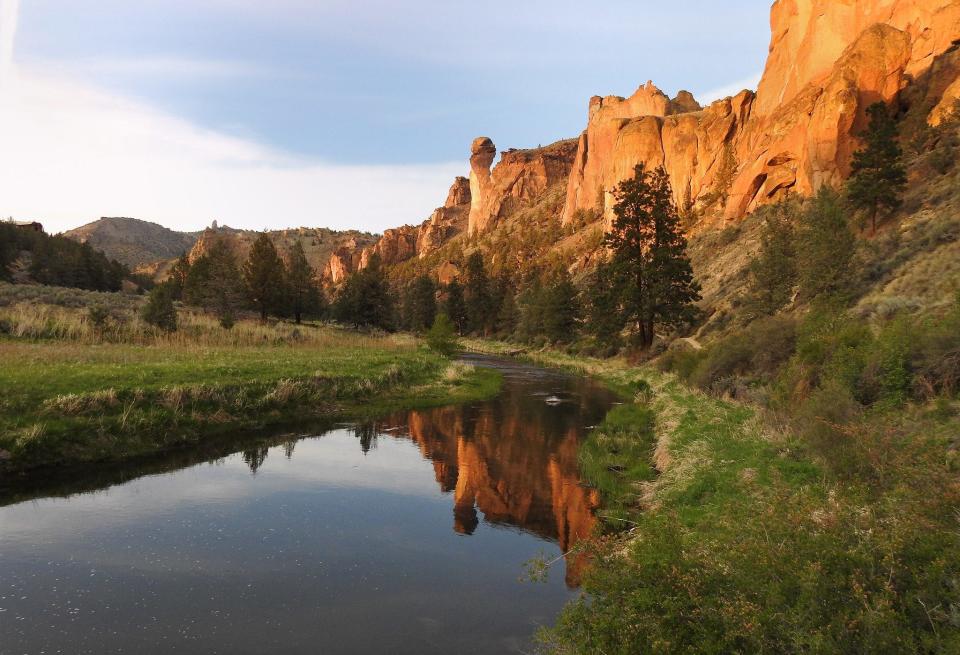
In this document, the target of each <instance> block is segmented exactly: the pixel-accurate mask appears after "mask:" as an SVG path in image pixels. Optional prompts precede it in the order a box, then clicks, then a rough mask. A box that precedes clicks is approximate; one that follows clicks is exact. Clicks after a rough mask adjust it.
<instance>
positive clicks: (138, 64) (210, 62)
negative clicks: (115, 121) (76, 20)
mask: <svg viewBox="0 0 960 655" xmlns="http://www.w3.org/2000/svg"><path fill="white" fill-rule="evenodd" d="M37 64H39V65H41V66H44V67H49V68H54V67H57V66H60V67H63V68H67V69H70V70H76V71H83V72H88V73H93V74H98V75H119V76H137V77H143V76H152V77H170V78H184V77H188V78H238V77H254V76H265V75H269V76H271V77H276V76H278V75H280V74H283V75H286V74H287V73H285V72H284V71H278V70H276V69H274V68H271V67H269V66H263V65H260V64H256V63H252V62H242V61H226V60H214V59H194V58H189V57H179V56H175V55H153V56H148V57H89V58H86V59H80V60H76V61H69V62H43V61H40V62H37Z"/></svg>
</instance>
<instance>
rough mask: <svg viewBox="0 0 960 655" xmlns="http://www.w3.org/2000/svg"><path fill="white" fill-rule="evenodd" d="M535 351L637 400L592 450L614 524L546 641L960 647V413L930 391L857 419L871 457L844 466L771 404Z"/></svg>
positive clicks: (760, 647)
mask: <svg viewBox="0 0 960 655" xmlns="http://www.w3.org/2000/svg"><path fill="white" fill-rule="evenodd" d="M484 348H486V349H490V348H494V349H496V348H505V349H509V348H511V346H508V345H505V344H499V345H498V344H489V343H487V344H484ZM524 358H525V359H528V360H530V361H533V362H536V363H538V364H541V365H544V366H550V367H556V368H562V369H565V370H568V371H571V372H576V373H582V374H587V375H591V376H593V377H596V378H598V379H600V380H603V381H604V382H606V383H607V384H608V385H609V386H610V387H611V388H613V389H615V390H617V391H618V392H619V393H620V394H621V396H622V397H624V398H625V399H627V403H626V404H625V405H623V406H621V407H619V408H617V409H616V410H615V411H614V412H611V414H610V415H609V416H608V419H607V421H605V422H604V423H603V424H601V425H600V426H598V428H597V429H596V430H594V431H593V433H592V434H591V435H590V437H589V438H588V439H587V441H586V442H585V444H584V446H583V448H582V450H581V457H580V459H581V469H582V471H583V473H584V475H585V477H586V478H587V479H588V480H589V482H590V483H591V484H592V485H593V486H595V487H596V488H598V489H599V490H600V491H601V493H602V495H603V499H604V509H603V511H602V512H601V517H602V518H604V519H605V526H606V530H605V534H604V535H603V536H600V537H598V539H597V540H595V542H594V543H593V544H592V548H591V550H592V553H591V554H592V561H593V565H592V567H591V569H590V571H589V573H588V575H587V576H586V579H585V581H584V587H583V589H584V591H585V595H584V596H583V597H582V598H581V599H580V600H578V601H575V602H573V603H571V604H570V605H569V606H568V607H567V608H566V610H565V611H564V612H563V614H562V616H561V617H560V619H559V621H558V623H557V625H556V626H555V627H554V628H552V629H550V630H548V631H545V632H544V634H543V636H542V638H543V643H544V650H545V651H546V652H551V653H595V652H605V653H646V652H717V653H720V652H824V653H834V652H905V653H908V652H928V653H938V652H943V653H946V652H955V650H956V649H957V648H958V647H960V641H958V639H960V637H958V635H960V630H958V628H960V620H957V618H956V617H957V616H960V584H958V581H960V561H958V558H957V556H956V553H957V552H958V546H960V543H958V542H960V539H958V531H957V527H958V524H957V518H956V513H955V508H956V505H957V499H958V480H957V475H956V472H955V470H954V469H953V468H952V467H951V466H950V464H949V459H948V458H949V455H950V452H949V448H950V443H952V440H953V439H954V438H955V437H956V433H955V432H954V433H953V434H952V436H951V430H954V429H955V425H956V424H955V421H953V420H952V419H950V420H944V419H943V418H942V417H939V416H938V415H937V414H936V412H933V411H931V409H930V408H929V407H925V406H905V407H903V408H902V409H901V410H900V411H899V412H897V413H891V412H884V413H878V414H876V415H875V416H872V417H865V418H864V421H865V422H864V423H863V424H862V425H860V426H859V427H857V431H856V432H854V431H853V430H852V429H851V431H850V432H849V433H848V434H847V435H846V438H847V439H849V441H850V442H851V444H853V445H854V446H856V448H857V450H856V452H858V453H860V455H859V457H860V460H861V461H860V462H859V467H858V468H857V470H856V471H855V472H854V473H848V474H843V473H838V472H837V470H836V468H835V467H834V466H831V462H829V461H828V460H827V459H825V458H824V455H823V451H821V450H819V449H818V448H817V447H816V445H815V444H811V443H810V442H808V441H806V440H804V439H802V438H801V437H799V436H797V435H796V434H794V433H793V432H792V431H791V430H790V429H788V426H787V425H785V424H779V423H778V422H777V420H776V417H775V416H772V415H770V414H769V413H768V412H766V411H765V410H763V409H760V408H759V407H754V406H751V405H748V404H744V403H739V402H733V401H726V400H722V399H719V398H717V397H714V396H711V395H708V394H706V393H703V392H700V391H698V390H695V389H692V388H690V387H688V386H686V385H685V384H683V383H682V382H681V381H680V380H678V378H677V377H675V376H674V375H672V374H669V373H663V372H661V371H659V370H657V369H655V368H653V367H651V366H631V365H629V364H628V363H627V362H626V361H625V360H622V359H613V360H596V359H591V358H583V357H579V356H578V357H571V356H569V355H566V354H563V353H559V352H553V351H549V350H546V351H536V352H529V353H527V354H525V355H524Z"/></svg>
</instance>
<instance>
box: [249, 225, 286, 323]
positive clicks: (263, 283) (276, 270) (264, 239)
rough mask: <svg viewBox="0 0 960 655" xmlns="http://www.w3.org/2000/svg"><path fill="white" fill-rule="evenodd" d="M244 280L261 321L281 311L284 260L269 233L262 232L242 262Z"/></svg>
mask: <svg viewBox="0 0 960 655" xmlns="http://www.w3.org/2000/svg"><path fill="white" fill-rule="evenodd" d="M243 281H244V284H246V287H247V295H248V296H249V298H250V302H251V303H252V304H253V306H254V307H256V308H257V310H258V311H259V312H260V320H262V321H265V320H266V319H267V315H268V314H271V313H277V312H278V311H279V310H280V308H281V306H282V304H283V297H284V282H285V281H284V269H283V261H281V259H280V255H279V254H277V249H276V247H275V246H274V245H273V241H272V240H271V239H270V236H269V235H268V234H267V233H266V232H261V233H260V236H258V237H257V240H256V241H254V242H253V247H252V248H251V249H250V256H249V257H248V258H247V261H246V263H245V264H244V265H243Z"/></svg>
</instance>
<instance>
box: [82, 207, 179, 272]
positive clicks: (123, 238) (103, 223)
mask: <svg viewBox="0 0 960 655" xmlns="http://www.w3.org/2000/svg"><path fill="white" fill-rule="evenodd" d="M197 235H198V233H197V232H176V231H174V230H171V229H168V228H165V227H163V226H162V225H157V224H156V223H150V222H148V221H141V220H138V219H136V218H101V219H100V220H98V221H94V222H93V223H88V224H87V225H84V226H82V227H78V228H76V229H75V230H70V231H69V232H64V236H66V237H69V238H71V239H74V240H75V241H79V242H81V243H89V244H90V245H91V246H92V247H93V248H95V249H96V250H100V251H103V253H104V254H106V255H107V257H109V258H110V259H116V260H117V261H119V262H120V263H122V264H126V265H127V266H128V267H130V268H131V269H136V268H139V267H141V266H144V265H147V264H152V263H154V262H159V261H161V260H169V259H173V258H175V257H179V256H180V255H181V254H182V253H184V252H187V251H188V250H190V249H191V248H192V247H193V244H194V243H196V241H197Z"/></svg>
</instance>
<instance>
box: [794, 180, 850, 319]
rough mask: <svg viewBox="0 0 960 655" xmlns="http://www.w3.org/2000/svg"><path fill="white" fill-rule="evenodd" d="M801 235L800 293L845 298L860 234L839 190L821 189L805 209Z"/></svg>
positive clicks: (810, 298) (828, 297)
mask: <svg viewBox="0 0 960 655" xmlns="http://www.w3.org/2000/svg"><path fill="white" fill-rule="evenodd" d="M798 237H799V238H798V248H797V250H798V259H799V263H800V272H799V282H800V295H801V296H802V297H803V298H805V299H808V300H813V299H815V298H818V297H819V298H821V299H838V300H841V301H842V300H843V299H844V297H845V296H846V294H847V293H848V292H849V290H850V287H851V282H852V279H851V278H852V276H853V272H854V266H853V262H854V254H855V252H856V238H855V237H854V234H853V232H852V231H851V230H850V222H849V220H848V219H847V213H846V211H845V210H844V207H843V203H842V201H841V199H840V195H839V194H838V193H837V192H836V191H834V190H833V189H831V188H829V187H823V188H821V189H820V192H819V193H818V194H817V197H816V199H815V200H814V201H813V202H811V203H810V204H809V205H808V206H807V208H806V210H805V211H804V213H803V225H802V227H801V228H800V230H799V232H798Z"/></svg>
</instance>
